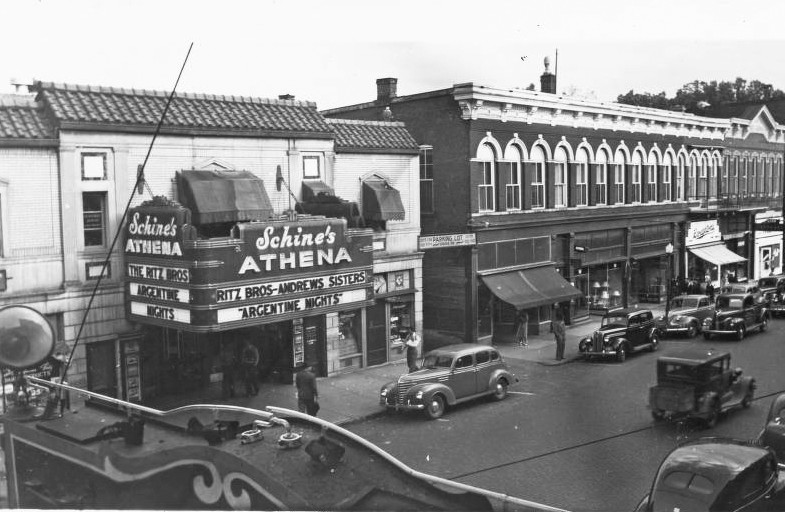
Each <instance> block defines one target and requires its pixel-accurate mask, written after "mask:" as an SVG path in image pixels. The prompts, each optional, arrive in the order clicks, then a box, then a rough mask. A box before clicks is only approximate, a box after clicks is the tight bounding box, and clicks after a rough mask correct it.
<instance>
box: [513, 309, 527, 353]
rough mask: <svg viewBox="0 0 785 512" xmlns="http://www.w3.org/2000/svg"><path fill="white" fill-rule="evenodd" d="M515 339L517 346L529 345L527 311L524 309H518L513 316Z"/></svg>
mask: <svg viewBox="0 0 785 512" xmlns="http://www.w3.org/2000/svg"><path fill="white" fill-rule="evenodd" d="M515 323H516V327H515V341H516V342H517V343H518V346H519V347H527V346H529V313H528V312H527V311H526V310H525V309H519V310H518V315H517V316H516V317H515Z"/></svg>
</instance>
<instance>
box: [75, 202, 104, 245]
mask: <svg viewBox="0 0 785 512" xmlns="http://www.w3.org/2000/svg"><path fill="white" fill-rule="evenodd" d="M85 195H92V196H99V197H100V199H101V210H89V211H85ZM108 206H109V200H108V194H107V193H106V192H104V191H83V192H82V201H81V208H82V244H83V246H84V248H85V249H87V250H90V249H97V248H98V249H101V248H105V247H106V246H107V236H108V234H109V225H108V224H109V215H108V212H107V210H108ZM90 213H92V214H95V213H100V216H101V228H100V230H101V243H100V244H89V245H88V243H87V236H86V235H87V232H88V230H89V231H98V230H97V229H94V228H88V227H87V226H86V223H85V217H86V216H87V215H88V214H90Z"/></svg>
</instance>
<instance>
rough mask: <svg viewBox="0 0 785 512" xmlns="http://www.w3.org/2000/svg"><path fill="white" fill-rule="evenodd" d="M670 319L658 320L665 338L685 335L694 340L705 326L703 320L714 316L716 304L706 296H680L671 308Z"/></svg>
mask: <svg viewBox="0 0 785 512" xmlns="http://www.w3.org/2000/svg"><path fill="white" fill-rule="evenodd" d="M668 309H669V311H668V318H667V320H666V318H665V316H664V315H663V316H660V317H659V318H657V327H658V328H659V330H660V333H661V334H662V335H663V336H664V335H666V334H671V333H683V334H686V335H687V336H688V337H690V338H693V337H695V335H697V334H698V333H699V332H700V330H701V327H702V326H703V319H704V318H707V317H709V316H711V315H713V314H714V303H713V302H712V301H711V299H709V297H707V296H706V295H680V296H678V297H674V298H673V299H672V300H671V302H670V306H669V308H668Z"/></svg>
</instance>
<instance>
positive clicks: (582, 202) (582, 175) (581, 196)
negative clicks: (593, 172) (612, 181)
mask: <svg viewBox="0 0 785 512" xmlns="http://www.w3.org/2000/svg"><path fill="white" fill-rule="evenodd" d="M575 195H576V197H575V205H576V206H586V205H587V204H589V152H588V151H586V148H581V149H579V150H578V154H577V155H575Z"/></svg>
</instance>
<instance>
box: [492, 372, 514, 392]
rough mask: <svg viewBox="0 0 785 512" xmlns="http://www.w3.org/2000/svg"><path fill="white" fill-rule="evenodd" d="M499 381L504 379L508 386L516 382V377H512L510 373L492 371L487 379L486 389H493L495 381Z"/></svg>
mask: <svg viewBox="0 0 785 512" xmlns="http://www.w3.org/2000/svg"><path fill="white" fill-rule="evenodd" d="M499 379H505V380H506V381H507V385H508V386H509V385H511V384H514V383H516V382H518V377H516V376H515V375H513V374H512V373H511V372H508V371H506V370H502V369H498V370H494V371H493V373H491V377H490V378H489V379H488V389H493V388H494V385H495V384H496V381H497V380H499Z"/></svg>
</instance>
